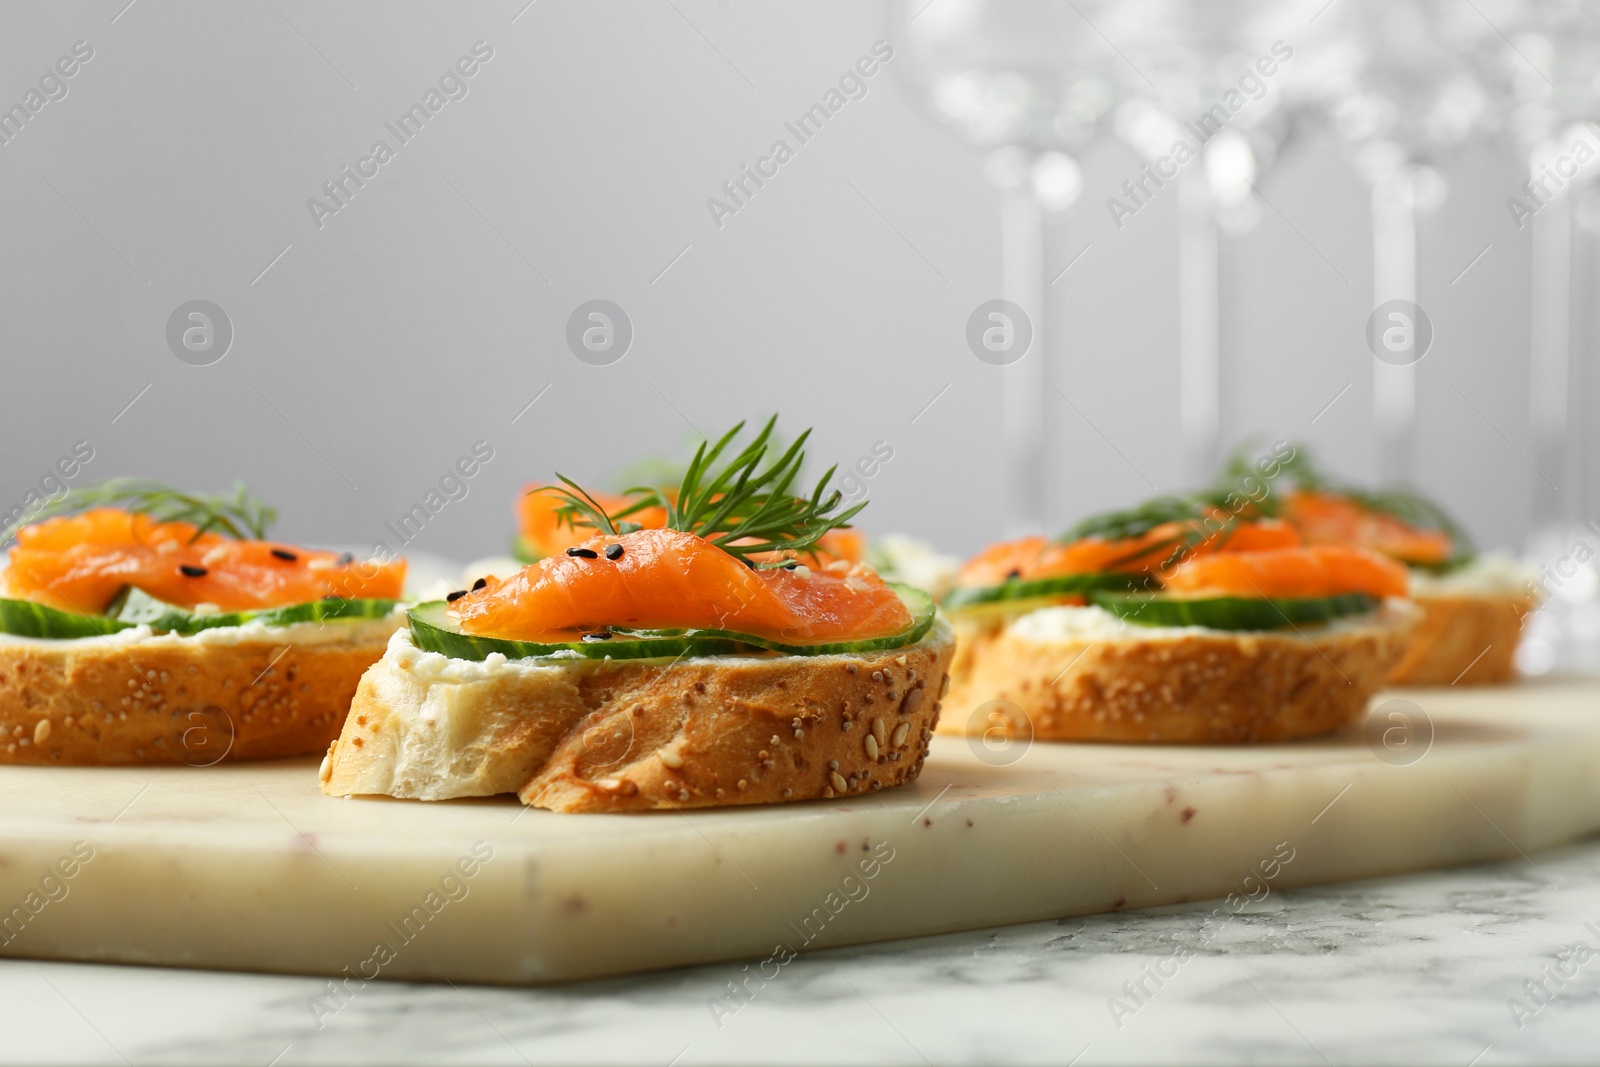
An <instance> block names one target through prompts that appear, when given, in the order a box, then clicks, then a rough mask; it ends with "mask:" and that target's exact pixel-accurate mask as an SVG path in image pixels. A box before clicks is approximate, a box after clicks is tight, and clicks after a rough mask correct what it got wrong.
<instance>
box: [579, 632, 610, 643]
mask: <svg viewBox="0 0 1600 1067" xmlns="http://www.w3.org/2000/svg"><path fill="white" fill-rule="evenodd" d="M583 639H584V640H585V641H609V640H611V635H610V634H609V633H607V632H606V631H604V630H600V631H598V632H596V633H592V634H584V635H583Z"/></svg>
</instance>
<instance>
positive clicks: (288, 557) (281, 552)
mask: <svg viewBox="0 0 1600 1067" xmlns="http://www.w3.org/2000/svg"><path fill="white" fill-rule="evenodd" d="M272 554H273V555H274V556H277V557H278V558H279V559H281V560H283V561H284V562H285V563H293V562H294V561H295V560H297V559H299V558H300V557H299V556H297V555H295V554H294V553H293V552H290V551H289V550H288V549H287V548H275V549H273V550H272Z"/></svg>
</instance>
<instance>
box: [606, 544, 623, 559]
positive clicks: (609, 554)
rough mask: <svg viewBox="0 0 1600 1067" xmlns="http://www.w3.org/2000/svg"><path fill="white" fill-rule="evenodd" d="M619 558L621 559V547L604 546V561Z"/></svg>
mask: <svg viewBox="0 0 1600 1067" xmlns="http://www.w3.org/2000/svg"><path fill="white" fill-rule="evenodd" d="M621 558H622V546H621V545H607V546H606V559H621Z"/></svg>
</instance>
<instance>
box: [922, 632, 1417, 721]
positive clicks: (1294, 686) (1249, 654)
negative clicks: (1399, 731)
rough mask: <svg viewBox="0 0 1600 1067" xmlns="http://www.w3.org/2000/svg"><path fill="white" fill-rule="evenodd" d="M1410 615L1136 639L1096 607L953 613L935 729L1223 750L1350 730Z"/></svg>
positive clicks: (1394, 657)
mask: <svg viewBox="0 0 1600 1067" xmlns="http://www.w3.org/2000/svg"><path fill="white" fill-rule="evenodd" d="M1417 614H1418V611H1417V609H1416V608H1415V607H1413V606H1412V605H1411V604H1410V602H1408V601H1402V600H1391V601H1389V602H1387V603H1386V604H1385V605H1384V606H1383V607H1382V608H1380V609H1379V610H1378V611H1376V612H1373V613H1371V614H1369V615H1365V616H1359V617H1356V618H1352V619H1346V620H1340V621H1338V622H1336V623H1334V624H1331V625H1327V626H1321V627H1302V628H1301V629H1300V630H1294V629H1290V630H1284V631H1278V630H1274V631H1260V632H1245V633H1233V632H1227V631H1222V630H1207V629H1202V628H1198V627H1142V626H1133V625H1129V624H1127V623H1123V622H1121V621H1119V620H1117V619H1116V618H1115V617H1114V616H1112V615H1110V614H1109V613H1107V612H1105V611H1103V610H1101V609H1100V608H1074V607H1052V608H1043V609H1039V610H1036V611H1033V612H1029V613H1026V614H1016V613H1009V614H1008V613H1004V612H1000V611H995V610H984V609H979V610H974V611H966V612H961V611H958V612H953V613H952V619H951V621H952V625H953V626H954V628H955V633H956V638H957V641H958V649H957V653H956V662H955V664H954V665H953V666H952V668H951V672H950V679H951V681H950V693H949V695H948V697H947V698H946V700H945V704H946V706H947V708H948V709H949V714H948V715H947V716H946V718H945V721H944V723H943V724H942V725H941V726H940V730H941V731H944V732H949V733H967V734H972V735H982V736H989V737H994V736H995V734H996V732H997V731H998V733H999V734H1000V735H1003V736H1005V737H1006V738H1007V739H1011V738H1029V737H1031V738H1037V739H1041V740H1049V741H1154V742H1204V743H1217V744H1232V743H1238V742H1246V741H1280V740H1284V739H1287V738H1294V737H1313V736H1316V735H1318V734H1326V733H1331V732H1333V731H1335V730H1339V729H1341V728H1343V727H1345V726H1347V725H1349V724H1351V723H1352V722H1355V721H1357V720H1359V719H1360V718H1361V717H1362V716H1363V715H1364V714H1365V713H1366V710H1367V703H1368V701H1369V700H1370V699H1371V697H1372V695H1373V693H1374V692H1376V691H1377V689H1378V688H1379V687H1380V686H1381V685H1382V684H1383V682H1384V679H1385V678H1386V677H1387V676H1388V673H1389V671H1390V669H1391V668H1392V667H1393V666H1394V664H1395V663H1396V662H1397V661H1398V660H1399V658H1400V656H1401V654H1402V652H1403V651H1404V648H1405V643H1406V640H1407V635H1408V634H1409V633H1410V630H1411V627H1412V626H1413V625H1414V623H1415V620H1416V617H1417Z"/></svg>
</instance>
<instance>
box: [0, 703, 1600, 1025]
mask: <svg viewBox="0 0 1600 1067" xmlns="http://www.w3.org/2000/svg"><path fill="white" fill-rule="evenodd" d="M1401 696H1402V695H1401V694H1385V695H1384V696H1382V697H1380V698H1379V701H1378V702H1377V705H1376V708H1375V711H1374V720H1373V722H1372V724H1371V725H1370V727H1369V730H1368V731H1367V733H1365V734H1363V733H1361V732H1353V733H1351V734H1349V735H1345V736H1341V737H1337V738H1329V739H1323V740H1319V741H1311V742H1300V743H1291V744H1280V745H1270V746H1257V747H1227V748H1223V747H1207V748H1198V747H1188V748H1179V747H1167V746H1163V747H1141V746H1128V745H1051V744H1044V743H1039V744H1035V745H1033V746H1031V747H1028V748H1025V749H1012V750H1009V751H1003V752H998V753H991V752H988V751H987V750H984V749H983V748H982V746H981V744H978V743H976V742H975V743H974V744H978V748H977V749H976V751H974V749H973V747H972V745H969V744H968V743H967V742H965V741H964V740H962V739H959V738H945V737H941V738H937V739H936V740H935V742H934V750H933V756H932V757H931V758H930V759H929V761H928V764H927V767H926V770H925V771H924V773H923V776H922V778H921V780H920V781H919V782H917V783H916V784H915V785H914V786H910V787H906V788H903V789H900V790H896V791H892V792H884V793H879V794H874V795H870V796H865V797H857V798H850V799H847V800H835V801H819V802H814V803H807V804H795V805H783V806H773V807H764V808H742V809H728V810H721V811H693V812H687V813H682V812H664V813H658V814H650V815H623V816H601V815H583V816H579V815H556V814H551V813H548V812H543V811H535V810H528V809H523V808H522V807H520V806H519V805H518V804H516V803H515V802H514V801H512V800H510V799H509V798H506V799H495V800H483V801H455V802H449V803H442V804H422V803H417V802H410V801H394V800H376V799H357V800H335V799H330V798H327V797H324V796H323V795H322V794H321V793H320V792H319V791H318V789H317V778H316V762H315V761H314V760H304V761H286V762H277V763H257V764H242V765H235V766H218V767H214V768H209V769H204V770H196V769H190V768H182V769H147V768H115V769H111V768H95V769H89V768H85V769H73V768H57V767H37V768H36V767H7V768H0V955H11V956H21V957H34V958H44V959H74V960H98V961H111V962H129V963H156V964H169V965H176V966H190V967H211V968H226V969H235V970H250V971H275V972H286V973H309V974H324V975H330V976H340V977H339V982H338V983H336V985H335V986H334V987H330V989H331V991H330V993H329V996H330V998H332V999H330V1000H329V1004H330V1010H332V1007H333V1006H336V1005H337V1003H338V998H339V997H340V996H344V995H347V992H348V990H351V989H354V988H357V987H359V984H360V981H361V979H362V978H372V977H384V978H408V979H439V978H449V979H452V980H457V981H471V982H491V983H538V982H553V981H563V980H569V979H575V978H584V977H592V976H597V975H607V974H620V973H625V972H630V971H639V970H646V969H651V968H661V967H670V966H675V965H681V964H690V963H700V962H707V961H712V960H720V959H749V960H750V961H751V963H750V966H749V967H748V968H747V969H746V970H741V971H740V972H739V973H741V974H745V973H748V974H749V975H751V976H766V977H770V976H771V975H773V974H775V973H778V972H779V971H781V969H782V968H783V967H784V966H785V965H786V964H787V963H788V961H789V957H790V954H791V953H798V952H803V951H805V950H807V949H811V948H817V947H822V946H829V945H842V944H852V943H860V942H866V941H876V940H885V939H890V938H897V937H906V936H912V935H917V934H928V933H937V932H943V931H952V930H962V929H973V928H978V927H984V926H994V925H1000V924H1006V923H1016V922H1025V921H1029V920H1036V919H1043V918H1051V917H1059V916H1067V915H1080V914H1090V913H1094V912H1102V911H1108V910H1116V909H1123V908H1139V907H1145V906H1149V905H1155V904H1167V903H1176V902H1182V901H1189V900H1203V899H1213V898H1216V899H1218V904H1217V907H1218V908H1219V909H1226V910H1224V911H1219V912H1218V913H1217V914H1218V922H1219V926H1220V924H1221V923H1222V922H1223V920H1224V918H1225V916H1226V914H1227V911H1231V910H1241V909H1243V908H1244V907H1247V906H1248V903H1247V901H1248V899H1249V898H1252V897H1259V896H1262V895H1265V893H1267V892H1269V891H1270V890H1272V889H1278V888H1285V887H1288V886H1295V885H1306V884H1313V883H1320V882H1329V881H1336V880H1341V879H1350V878H1360V877H1368V876H1373V875H1378V874H1385V873H1392V872H1399V871H1406V870H1415V869H1421V868H1427V867H1434V866H1441V865H1447V864H1455V863H1463V862H1468V861H1476V860H1485V859H1492V858H1504V857H1517V856H1519V855H1525V854H1531V853H1534V852H1536V851H1537V850H1539V849H1541V848H1545V847H1547V846H1549V845H1553V844H1556V843H1558V842H1562V841H1566V840H1569V839H1571V838H1574V837H1577V836H1580V835H1582V834H1585V833H1589V832H1592V831H1594V830H1596V829H1600V684H1597V683H1595V682H1583V683H1578V682H1571V683H1544V684H1537V685H1535V684H1527V685H1521V686H1516V687H1510V688H1504V689H1481V690H1462V691H1454V690H1416V691H1411V692H1408V693H1405V694H1403V699H1405V700H1409V701H1411V702H1413V705H1414V709H1413V710H1412V711H1411V721H1410V723H1409V725H1407V724H1406V723H1405V722H1403V721H1402V720H1398V719H1391V718H1390V713H1391V712H1393V711H1395V710H1396V709H1397V708H1399V709H1400V710H1405V709H1404V708H1403V707H1402V706H1400V705H1393V704H1390V703H1387V702H1388V701H1391V700H1394V699H1396V698H1398V697H1401ZM1430 722H1431V733H1432V739H1431V744H1430V743H1428V741H1427V735H1428V733H1429V729H1428V725H1429V723H1430ZM1385 731H1388V732H1389V736H1388V740H1389V742H1390V745H1391V747H1389V748H1385V747H1384V745H1383V743H1382V736H1383V734H1384V732H1385ZM1369 736H1370V737H1371V740H1370V741H1369ZM980 753H981V754H982V755H983V756H986V757H987V758H988V760H990V761H995V762H993V763H992V762H986V761H985V759H984V758H980ZM1378 753H1382V754H1383V756H1384V757H1386V758H1385V759H1381V758H1379V755H1378ZM999 761H1011V762H1009V763H1008V764H1007V765H996V763H998V762H999ZM91 852H92V858H87V857H89V855H90V853H91ZM463 861H465V862H464V866H465V868H466V869H467V870H468V871H470V876H468V875H465V874H463V873H461V870H460V866H461V865H463ZM63 870H66V871H70V872H71V874H70V877H68V876H66V875H64V874H63V873H61V872H62V871H63ZM52 871H54V872H55V873H54V874H51V873H50V872H52ZM1229 894H1233V896H1232V897H1229ZM17 909H20V911H19V910H17ZM408 917H409V918H408ZM748 981H750V982H751V983H752V988H754V987H755V983H757V982H758V981H759V977H751V978H749V979H748ZM341 990H343V991H344V992H341Z"/></svg>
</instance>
